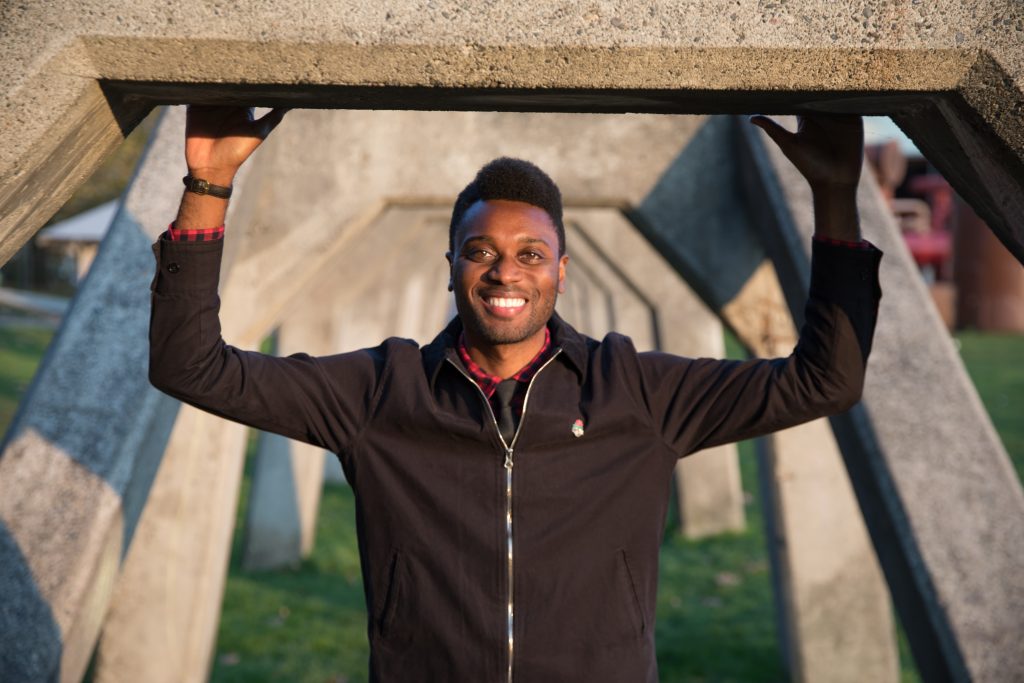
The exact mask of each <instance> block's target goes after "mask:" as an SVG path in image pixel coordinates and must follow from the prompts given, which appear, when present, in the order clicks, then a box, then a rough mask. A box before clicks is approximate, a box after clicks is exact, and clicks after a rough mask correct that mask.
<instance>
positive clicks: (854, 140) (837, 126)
mask: <svg viewBox="0 0 1024 683" xmlns="http://www.w3.org/2000/svg"><path fill="white" fill-rule="evenodd" d="M797 121H798V124H797V130H796V132H795V133H791V132H789V131H788V130H786V129H785V128H783V127H782V126H781V125H779V124H778V123H776V122H775V121H773V120H772V119H770V118H768V117H767V116H761V115H758V116H752V117H750V122H751V123H753V124H754V125H755V126H757V127H758V128H760V129H761V130H763V131H764V132H765V133H767V134H768V137H770V138H771V139H772V140H773V141H774V142H775V144H776V145H778V146H779V149H781V150H782V153H783V154H785V155H786V158H788V159H789V160H790V161H791V162H792V163H793V165H794V166H796V168H797V170H798V171H800V173H801V174H803V176H804V178H806V179H807V182H808V183H810V185H811V189H813V190H815V191H819V190H825V191H827V190H834V189H839V188H849V189H854V190H855V189H856V187H857V182H858V180H860V169H861V166H862V164H863V163H864V123H863V121H861V118H860V117H859V116H849V115H825V114H815V115H812V116H798V117H797Z"/></svg>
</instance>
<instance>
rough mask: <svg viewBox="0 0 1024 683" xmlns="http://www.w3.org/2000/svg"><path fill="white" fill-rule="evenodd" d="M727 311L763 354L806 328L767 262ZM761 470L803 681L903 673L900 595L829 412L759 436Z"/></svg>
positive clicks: (779, 593)
mask: <svg viewBox="0 0 1024 683" xmlns="http://www.w3.org/2000/svg"><path fill="white" fill-rule="evenodd" d="M723 317H724V318H725V320H727V321H728V322H729V324H730V326H731V327H732V328H733V329H734V330H736V333H737V335H738V336H739V338H740V340H741V341H742V343H743V344H744V346H746V347H747V349H749V350H750V352H751V353H752V354H753V355H755V356H761V357H767V358H772V357H778V356H780V355H785V354H787V353H789V351H790V350H791V349H792V348H793V347H794V345H795V344H796V337H797V334H796V328H795V326H794V325H793V319H792V317H791V316H790V313H789V309H788V307H787V306H786V302H785V298H784V297H783V295H782V290H781V288H780V286H779V282H778V278H777V277H776V276H775V271H774V269H773V268H772V267H771V264H770V263H769V262H767V261H766V262H764V263H763V264H762V266H761V267H759V268H758V269H757V270H756V271H755V272H754V274H753V275H752V276H751V278H750V280H749V281H748V282H747V284H746V286H745V287H744V288H743V289H742V290H741V291H740V293H739V294H738V295H737V296H736V297H735V298H733V300H732V301H730V302H729V303H728V304H727V305H726V306H725V307H724V308H723ZM757 450H758V478H759V480H760V488H761V496H762V504H763V507H764V510H765V522H766V526H767V534H766V535H767V537H768V550H769V557H770V558H771V564H772V575H773V577H774V583H775V604H776V613H777V615H778V624H779V639H780V641H781V642H782V645H783V650H784V653H785V655H786V661H787V664H788V668H789V672H790V676H791V677H792V679H793V680H794V681H821V680H828V681H836V682H840V681H850V683H855V682H859V681H865V680H869V681H879V682H882V681H890V682H893V683H894V682H895V681H898V680H899V656H898V652H897V648H896V634H895V627H894V624H893V619H892V603H891V601H890V597H889V589H888V587H887V586H886V584H885V577H884V576H883V575H882V571H881V568H880V567H879V565H878V558H877V556H876V555H875V551H874V548H873V547H872V545H871V538H870V537H869V536H868V532H867V528H866V527H865V525H864V519H863V517H862V516H861V513H860V509H859V508H858V506H857V499H856V497H855V496H854V494H853V489H852V488H851V486H850V479H849V477H848V475H847V474H846V469H845V467H844V465H843V459H842V456H841V454H840V452H839V447H838V445H837V444H836V440H835V437H834V436H833V434H832V430H831V428H830V426H829V423H828V420H824V419H821V420H815V421H814V422H810V423H808V424H804V425H799V426H797V427H792V428H790V429H786V430H783V431H780V432H776V433H774V434H769V435H768V436H765V437H762V438H761V439H758V442H757Z"/></svg>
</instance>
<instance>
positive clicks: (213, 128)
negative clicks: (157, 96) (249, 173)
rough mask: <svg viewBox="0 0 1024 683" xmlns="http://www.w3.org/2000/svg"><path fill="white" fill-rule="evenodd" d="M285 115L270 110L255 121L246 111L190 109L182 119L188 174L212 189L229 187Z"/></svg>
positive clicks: (201, 107) (249, 109)
mask: <svg viewBox="0 0 1024 683" xmlns="http://www.w3.org/2000/svg"><path fill="white" fill-rule="evenodd" d="M287 111H288V110H287V109H284V108H278V109H272V110H271V111H269V112H267V113H266V114H264V115H263V116H261V117H260V118H259V119H256V118H254V117H253V110H252V109H251V108H247V107H210V106H201V105H190V106H189V107H188V113H187V115H186V118H185V163H187V164H188V170H189V173H190V174H192V175H193V176H195V177H197V178H203V179H204V180H209V181H210V182H211V183H214V184H215V185H230V184H231V181H232V179H234V177H235V173H236V172H237V171H238V169H239V167H240V166H241V165H242V164H243V163H244V162H245V160H246V159H248V158H249V156H250V155H251V154H252V153H253V152H254V151H255V150H256V148H257V147H259V146H260V143H262V142H263V140H265V139H266V137H267V136H268V135H270V131H272V130H274V127H275V126H277V124H279V123H280V122H281V119H282V118H283V117H284V115H285V112H287Z"/></svg>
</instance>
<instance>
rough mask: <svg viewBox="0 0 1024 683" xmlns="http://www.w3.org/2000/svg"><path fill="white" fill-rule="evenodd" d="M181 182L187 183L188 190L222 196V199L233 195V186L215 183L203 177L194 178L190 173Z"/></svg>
mask: <svg viewBox="0 0 1024 683" xmlns="http://www.w3.org/2000/svg"><path fill="white" fill-rule="evenodd" d="M181 182H183V183H185V189H186V190H187V191H188V192H195V193H196V194H208V195H210V196H211V197H220V198H221V199H227V198H228V197H230V196H231V188H230V187H224V186H223V185H213V184H211V183H210V181H208V180H203V179H202V178H193V177H192V176H190V175H187V176H185V177H184V178H182V179H181Z"/></svg>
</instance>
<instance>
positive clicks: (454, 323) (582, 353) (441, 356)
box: [422, 313, 588, 388]
mask: <svg viewBox="0 0 1024 683" xmlns="http://www.w3.org/2000/svg"><path fill="white" fill-rule="evenodd" d="M548 328H550V330H551V347H552V349H561V350H562V352H561V353H560V354H559V357H560V358H564V359H565V360H566V361H568V362H569V365H571V366H572V367H573V369H575V370H576V372H577V374H578V375H579V379H580V380H582V379H583V377H584V376H586V373H587V357H588V353H587V341H586V337H584V336H583V335H581V334H580V333H579V332H577V331H576V330H575V329H574V328H573V327H572V325H570V324H569V323H567V322H565V321H564V320H562V318H561V316H559V315H558V314H557V313H554V314H552V316H551V319H550V320H549V321H548ZM461 333H462V321H461V320H460V319H459V316H455V317H454V318H452V320H451V322H449V323H448V325H447V326H446V327H445V328H444V329H443V330H441V332H440V334H438V335H437V336H436V337H434V340H433V341H432V342H430V343H429V344H427V345H426V346H424V347H423V349H422V354H423V366H424V369H425V370H426V372H427V377H429V378H430V385H431V388H433V386H434V383H435V382H436V381H437V375H438V373H439V372H440V370H441V366H442V365H443V364H444V361H445V360H447V359H448V358H451V359H452V361H453V362H454V363H455V364H456V365H460V364H461V361H460V360H459V354H458V351H456V344H458V341H459V335H460V334H461Z"/></svg>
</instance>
